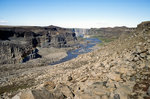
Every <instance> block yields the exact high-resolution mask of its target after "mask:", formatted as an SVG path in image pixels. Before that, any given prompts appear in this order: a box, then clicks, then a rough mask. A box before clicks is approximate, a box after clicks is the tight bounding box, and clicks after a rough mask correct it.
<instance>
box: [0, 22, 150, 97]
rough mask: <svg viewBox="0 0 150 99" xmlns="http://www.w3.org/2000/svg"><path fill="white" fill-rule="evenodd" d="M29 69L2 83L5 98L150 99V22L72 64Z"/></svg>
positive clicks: (0, 89)
mask: <svg viewBox="0 0 150 99" xmlns="http://www.w3.org/2000/svg"><path fill="white" fill-rule="evenodd" d="M18 65H19V64H18ZM25 65H26V66H27V68H26V69H25V70H22V72H19V73H18V72H17V70H16V71H13V69H12V74H8V75H10V76H9V78H5V79H6V80H7V82H4V83H3V82H2V83H1V87H0V93H1V98H6V99H7V98H8V99H9V98H12V99H150V22H143V23H141V24H140V25H138V27H137V29H136V30H135V31H134V33H132V34H130V35H124V36H122V37H120V38H119V39H117V40H115V41H113V42H110V43H108V44H106V45H103V46H102V47H101V48H100V49H98V50H96V51H94V52H91V53H88V54H83V55H79V56H78V57H77V58H75V59H72V60H70V61H67V62H64V63H61V64H58V65H55V66H43V67H36V68H32V69H31V68H29V69H28V67H31V65H27V64H25ZM32 66H34V65H32ZM6 71H7V69H6ZM5 73H6V75H7V72H5ZM1 75H2V76H3V74H1ZM2 93H3V94H2Z"/></svg>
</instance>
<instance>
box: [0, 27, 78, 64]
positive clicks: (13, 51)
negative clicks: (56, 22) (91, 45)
mask: <svg viewBox="0 0 150 99" xmlns="http://www.w3.org/2000/svg"><path fill="white" fill-rule="evenodd" d="M76 40H77V38H76V34H75V33H74V32H73V31H72V30H71V29H65V28H60V27H56V26H48V27H35V26H34V27H33V26H31V27H29V26H24V27H23V26H22V27H11V26H0V64H6V63H19V62H24V61H27V60H29V59H34V58H38V57H41V56H40V55H38V49H37V48H36V47H42V48H49V47H56V48H61V47H69V46H72V45H73V44H74V43H75V41H76Z"/></svg>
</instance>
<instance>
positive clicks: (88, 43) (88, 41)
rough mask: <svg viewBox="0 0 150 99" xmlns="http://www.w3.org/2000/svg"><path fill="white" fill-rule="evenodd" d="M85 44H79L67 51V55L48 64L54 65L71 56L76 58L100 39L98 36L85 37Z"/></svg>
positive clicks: (89, 50)
mask: <svg viewBox="0 0 150 99" xmlns="http://www.w3.org/2000/svg"><path fill="white" fill-rule="evenodd" d="M84 42H85V44H80V45H79V46H80V47H79V48H78V49H75V50H71V51H68V52H67V54H68V55H67V56H66V57H64V58H63V59H61V60H59V61H56V62H54V63H52V64H50V65H56V64H59V63H63V62H66V61H68V60H71V59H73V58H76V57H77V56H78V55H80V54H84V53H88V52H91V51H92V50H93V47H94V46H95V45H96V44H97V43H100V42H101V41H100V40H99V39H98V38H86V39H85V40H84Z"/></svg>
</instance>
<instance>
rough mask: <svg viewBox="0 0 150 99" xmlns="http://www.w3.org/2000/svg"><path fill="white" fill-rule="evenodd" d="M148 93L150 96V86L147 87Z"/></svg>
mask: <svg viewBox="0 0 150 99" xmlns="http://www.w3.org/2000/svg"><path fill="white" fill-rule="evenodd" d="M147 94H148V95H149V96H150V86H149V87H148V89H147Z"/></svg>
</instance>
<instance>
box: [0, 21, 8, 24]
mask: <svg viewBox="0 0 150 99" xmlns="http://www.w3.org/2000/svg"><path fill="white" fill-rule="evenodd" d="M6 23H8V21H6V20H0V24H6Z"/></svg>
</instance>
